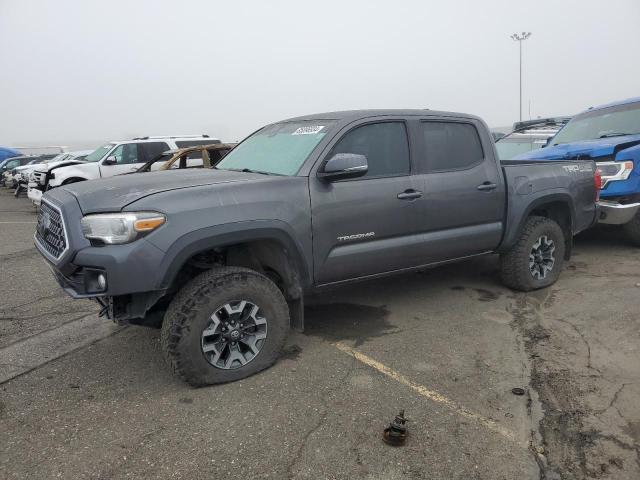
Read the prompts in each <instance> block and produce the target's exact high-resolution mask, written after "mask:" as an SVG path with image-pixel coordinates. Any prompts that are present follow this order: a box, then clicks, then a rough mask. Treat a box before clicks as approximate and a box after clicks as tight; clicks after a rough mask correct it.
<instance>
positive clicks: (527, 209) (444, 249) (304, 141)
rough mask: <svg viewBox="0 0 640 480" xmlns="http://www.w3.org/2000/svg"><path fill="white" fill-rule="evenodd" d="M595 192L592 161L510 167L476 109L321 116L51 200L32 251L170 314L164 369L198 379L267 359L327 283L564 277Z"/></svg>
mask: <svg viewBox="0 0 640 480" xmlns="http://www.w3.org/2000/svg"><path fill="white" fill-rule="evenodd" d="M598 182H599V178H598V175H597V171H596V169H595V165H594V163H593V162H591V161H570V162H512V161H506V162H500V161H499V160H498V159H497V156H496V150H495V146H494V143H493V139H492V137H491V134H490V132H489V129H488V128H487V126H486V125H485V123H484V122H483V121H482V120H481V119H479V118H478V117H475V116H471V115H465V114H458V113H445V112H436V111H430V110H373V111H371V110H365V111H349V112H337V113H335V112H334V113H324V114H316V115H309V116H304V117H299V118H293V119H289V120H284V121H281V122H277V123H273V124H270V125H267V126H265V127H263V128H261V129H260V130H258V131H257V132H255V133H254V134H252V135H250V136H249V137H248V138H246V139H245V140H244V141H242V142H241V143H240V144H239V145H238V146H237V147H235V148H234V149H233V150H232V151H230V152H229V153H228V154H227V155H226V156H225V157H224V158H223V159H222V161H221V162H220V163H218V165H217V166H216V167H215V168H212V169H205V170H204V171H203V170H199V171H194V170H192V169H183V170H178V171H175V172H174V173H173V174H172V175H169V176H167V175H164V174H163V172H150V173H147V174H145V175H123V176H121V177H117V178H110V179H104V180H96V181H92V182H81V183H73V184H69V185H63V186H61V187H60V188H56V189H53V190H49V191H48V192H47V193H45V194H44V196H43V198H42V205H41V208H40V213H39V217H38V224H37V229H36V233H35V244H36V247H37V249H38V250H39V252H40V253H41V254H42V255H43V256H44V258H45V259H46V260H47V262H48V263H49V265H50V266H51V270H52V271H53V273H54V275H55V277H56V279H57V281H58V282H59V284H60V285H61V286H62V288H63V289H64V290H65V291H66V292H67V293H68V294H70V295H71V296H73V297H76V298H86V297H90V298H95V299H96V300H97V301H98V302H99V303H100V304H101V305H102V307H103V308H102V313H103V314H104V315H106V316H108V317H109V318H111V319H113V320H115V321H117V322H127V321H132V323H139V320H140V319H144V318H145V317H146V318H149V317H150V316H151V315H155V317H161V318H163V322H162V333H161V339H162V345H163V350H164V352H165V354H166V357H167V359H168V361H169V364H170V365H171V366H172V368H173V370H174V371H175V372H176V373H177V374H178V375H179V376H180V377H181V378H183V379H184V380H186V381H187V382H188V383H190V384H192V385H195V386H198V385H206V384H213V383H220V382H228V381H233V380H238V379H240V378H243V377H246V376H248V375H251V374H253V373H255V372H258V371H260V370H262V369H264V368H266V367H268V366H270V365H271V364H273V363H274V362H275V361H276V359H277V358H278V356H279V354H280V352H281V349H282V346H283V344H284V341H285V338H286V336H287V334H288V331H289V329H290V328H294V329H302V328H303V315H304V309H303V305H304V298H305V296H306V295H308V294H310V293H314V292H316V291H319V290H321V289H324V288H329V287H335V286H338V285H341V284H343V283H346V282H353V281H358V280H365V279H369V278H374V277H380V276H385V275H390V274H395V273H398V272H407V271H411V270H416V269H424V268H426V267H430V266H434V265H438V264H442V263H445V262H453V261H457V260H461V259H466V258H469V257H473V256H476V255H484V254H488V253H492V252H497V253H499V254H500V259H501V264H502V278H503V281H504V283H505V284H506V285H508V286H509V287H511V288H514V289H518V290H524V291H527V290H532V289H538V288H543V287H547V286H549V285H551V284H553V283H554V282H555V281H556V279H557V278H558V276H559V275H560V271H561V270H562V265H563V261H564V260H566V259H567V258H569V255H570V253H571V245H572V237H573V235H574V234H575V233H577V232H579V231H581V230H584V229H586V228H588V227H590V226H591V225H592V224H593V223H594V222H595V221H596V218H597V207H596V203H595V200H596V193H597V189H598V187H599V185H598Z"/></svg>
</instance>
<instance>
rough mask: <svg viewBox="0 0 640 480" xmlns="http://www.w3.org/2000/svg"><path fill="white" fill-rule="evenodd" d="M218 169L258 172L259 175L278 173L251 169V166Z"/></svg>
mask: <svg viewBox="0 0 640 480" xmlns="http://www.w3.org/2000/svg"><path fill="white" fill-rule="evenodd" d="M219 170H230V171H232V172H245V173H259V174H261V175H278V176H280V175H279V174H278V173H272V172H264V171H262V170H252V169H251V168H220V169H219Z"/></svg>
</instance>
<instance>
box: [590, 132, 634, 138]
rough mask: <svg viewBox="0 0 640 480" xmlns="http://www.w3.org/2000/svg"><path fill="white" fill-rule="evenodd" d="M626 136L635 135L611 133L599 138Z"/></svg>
mask: <svg viewBox="0 0 640 480" xmlns="http://www.w3.org/2000/svg"><path fill="white" fill-rule="evenodd" d="M626 135H634V134H633V133H625V132H609V133H605V134H603V135H600V136H599V137H598V138H609V137H624V136H626Z"/></svg>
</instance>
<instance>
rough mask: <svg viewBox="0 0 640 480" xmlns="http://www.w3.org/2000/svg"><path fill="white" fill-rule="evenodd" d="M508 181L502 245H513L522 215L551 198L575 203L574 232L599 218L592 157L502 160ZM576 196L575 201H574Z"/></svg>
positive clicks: (525, 215)
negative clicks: (590, 158) (595, 198)
mask: <svg viewBox="0 0 640 480" xmlns="http://www.w3.org/2000/svg"><path fill="white" fill-rule="evenodd" d="M500 166H501V167H502V171H503V174H504V180H505V184H506V189H505V191H506V196H507V199H508V201H507V202H506V205H507V211H506V215H505V236H504V238H503V241H502V245H503V246H510V245H513V243H514V241H515V238H516V237H515V236H516V233H517V232H518V231H519V227H520V224H521V222H522V219H524V218H526V217H527V216H528V215H529V214H530V213H531V212H534V211H535V209H536V206H537V204H538V199H539V200H540V202H539V203H542V201H544V202H548V201H549V198H550V197H551V198H552V199H554V200H555V199H557V201H558V202H565V203H567V204H568V205H573V207H572V208H573V210H574V211H571V212H568V213H570V215H571V218H572V222H571V229H572V234H574V235H575V234H577V233H578V232H581V231H582V230H585V229H587V228H589V227H590V226H592V225H593V224H594V223H595V222H596V221H597V207H596V205H595V202H594V172H595V169H596V166H595V162H593V161H591V160H567V161H557V160H552V161H545V160H541V161H537V160H534V161H532V160H501V161H500ZM572 199H573V201H572Z"/></svg>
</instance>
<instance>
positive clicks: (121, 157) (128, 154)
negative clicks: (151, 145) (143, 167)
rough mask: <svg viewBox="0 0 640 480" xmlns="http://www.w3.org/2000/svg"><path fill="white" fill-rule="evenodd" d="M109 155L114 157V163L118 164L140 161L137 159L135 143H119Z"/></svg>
mask: <svg viewBox="0 0 640 480" xmlns="http://www.w3.org/2000/svg"><path fill="white" fill-rule="evenodd" d="M109 156H110V157H116V163H117V164H118V165H126V164H128V163H140V160H138V144H137V143H125V144H123V145H119V146H118V147H116V149H115V150H114V151H113V152H111V153H110V154H109Z"/></svg>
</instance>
